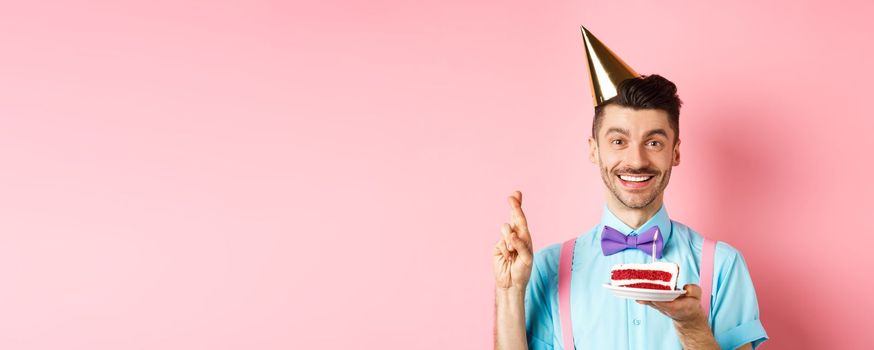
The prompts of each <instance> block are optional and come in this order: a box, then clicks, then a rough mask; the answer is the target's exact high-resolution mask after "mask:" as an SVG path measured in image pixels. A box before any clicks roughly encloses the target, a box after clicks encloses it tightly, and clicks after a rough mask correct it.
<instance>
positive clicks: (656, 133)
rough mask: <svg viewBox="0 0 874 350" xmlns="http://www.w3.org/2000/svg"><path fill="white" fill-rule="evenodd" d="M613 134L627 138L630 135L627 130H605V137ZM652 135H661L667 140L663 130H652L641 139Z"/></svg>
mask: <svg viewBox="0 0 874 350" xmlns="http://www.w3.org/2000/svg"><path fill="white" fill-rule="evenodd" d="M614 132H615V133H620V134H622V135H625V136H628V135H629V134H630V132H628V129H623V128H617V127H612V128H609V129H607V133H606V134H605V135H610V134H611V133H614ZM653 135H662V136H664V137H665V138H667V137H668V132H667V131H665V129H653V130H650V131H647V132H646V134H644V135H643V138H649V137H651V136H653Z"/></svg>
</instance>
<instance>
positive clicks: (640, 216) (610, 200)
mask: <svg viewBox="0 0 874 350" xmlns="http://www.w3.org/2000/svg"><path fill="white" fill-rule="evenodd" d="M662 196H663V194H659V196H658V197H657V198H656V199H655V200H654V201H652V203H650V204H649V205H647V206H646V207H643V208H640V209H635V208H629V207H626V206H625V204H622V202H620V201H619V200H618V199H616V197H614V196H613V194H612V193H609V192H608V194H607V208H609V209H610V211H611V212H613V215H616V217H617V218H619V220H620V221H622V222H623V223H625V224H626V225H628V227H631V228H633V229H635V230H637V229H639V228H640V226H641V225H643V224H645V223H646V221H647V220H649V219H650V218H652V217H653V215H655V214H656V213H657V212H658V211H659V209H661V208H662V200H663V197H662Z"/></svg>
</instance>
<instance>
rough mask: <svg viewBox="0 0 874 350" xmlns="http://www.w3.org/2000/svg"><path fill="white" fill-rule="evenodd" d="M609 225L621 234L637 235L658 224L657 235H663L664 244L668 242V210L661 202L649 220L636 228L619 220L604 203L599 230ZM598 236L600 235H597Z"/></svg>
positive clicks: (669, 219) (669, 229) (669, 235)
mask: <svg viewBox="0 0 874 350" xmlns="http://www.w3.org/2000/svg"><path fill="white" fill-rule="evenodd" d="M605 225H606V226H610V227H612V228H614V229H616V230H617V231H619V232H621V233H622V234H623V235H626V236H628V235H639V234H640V233H641V232H643V231H646V230H647V229H648V228H650V227H653V226H655V225H658V227H659V232H660V233H659V235H663V236H664V241H663V242H665V244H667V243H668V240H669V239H671V233H672V232H671V228H672V225H671V218H670V217H668V210H667V209H665V205H664V204H662V207H661V208H660V209H659V211H657V212H656V213H655V215H653V216H652V217H651V218H649V220H647V221H646V222H645V223H644V224H643V225H641V226H640V228H638V229H637V230H635V229H632V228H631V227H630V226H628V225H626V224H625V223H624V222H622V220H619V218H618V217H616V215H614V214H613V212H612V211H610V208H608V207H607V204H604V213H603V214H602V215H601V230H603V229H604V226H605ZM599 237H600V236H599Z"/></svg>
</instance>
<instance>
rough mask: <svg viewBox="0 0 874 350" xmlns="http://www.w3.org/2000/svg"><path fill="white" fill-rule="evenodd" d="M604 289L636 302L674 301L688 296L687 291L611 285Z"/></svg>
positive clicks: (606, 285)
mask: <svg viewBox="0 0 874 350" xmlns="http://www.w3.org/2000/svg"><path fill="white" fill-rule="evenodd" d="M604 288H607V289H609V290H610V291H612V292H613V295H615V296H617V297H620V298H625V299H634V300H647V301H672V300H674V299H677V298H678V297H679V296H681V295H683V294H686V291H685V290H659V289H644V288H629V287H617V286H612V285H610V284H609V283H608V284H604Z"/></svg>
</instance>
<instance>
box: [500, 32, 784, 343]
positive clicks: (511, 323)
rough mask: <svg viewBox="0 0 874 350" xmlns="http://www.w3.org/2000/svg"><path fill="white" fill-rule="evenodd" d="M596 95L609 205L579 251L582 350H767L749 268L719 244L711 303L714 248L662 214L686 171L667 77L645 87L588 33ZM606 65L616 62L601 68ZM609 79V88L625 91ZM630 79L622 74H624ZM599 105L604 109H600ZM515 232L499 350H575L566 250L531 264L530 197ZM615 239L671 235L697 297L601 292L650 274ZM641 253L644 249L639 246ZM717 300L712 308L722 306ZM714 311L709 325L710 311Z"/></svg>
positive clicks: (595, 143) (595, 145)
mask: <svg viewBox="0 0 874 350" xmlns="http://www.w3.org/2000/svg"><path fill="white" fill-rule="evenodd" d="M583 35H584V38H586V46H587V52H588V55H589V58H590V59H589V63H590V71H591V77H592V80H593V92H594V93H595V103H596V108H595V116H594V119H593V123H592V136H591V137H590V138H589V140H588V142H589V160H590V161H591V162H592V163H593V164H596V165H597V166H598V167H599V169H600V171H601V178H602V180H603V182H604V185H605V194H606V205H605V208H604V212H603V215H602V219H601V222H600V223H599V224H598V225H597V226H595V228H593V229H592V230H591V231H589V232H587V233H585V234H583V235H581V236H579V237H578V238H577V239H576V241H575V243H572V244H571V245H569V247H572V251H573V259H572V261H573V262H572V270H571V271H572V273H571V276H572V277H571V279H570V281H571V282H570V291H571V294H570V301H569V304H568V305H569V309H570V319H572V332H570V333H572V338H573V340H572V341H573V343H574V344H575V347H576V348H577V349H720V348H723V349H738V348H739V349H755V348H757V347H758V346H759V345H760V344H761V343H762V342H764V341H765V340H767V339H768V337H767V334H766V333H765V330H764V328H763V327H762V324H761V322H760V321H759V311H758V302H757V300H756V295H755V290H754V289H753V284H752V280H751V278H750V275H749V271H748V269H747V267H746V263H745V261H744V259H743V257H742V256H741V254H740V252H738V251H737V250H736V249H735V248H734V247H732V246H730V245H728V244H725V243H723V242H719V243H718V244H716V248H715V254H714V255H713V260H712V261H713V266H714V269H713V276H712V278H713V280H712V281H713V282H712V286H713V287H712V292H711V293H710V296H702V290H701V288H700V287H699V285H698V284H697V283H698V281H699V278H701V275H700V273H701V270H702V269H701V266H700V265H701V264H700V261H701V251H702V245H703V242H704V238H703V237H702V236H701V235H700V234H698V233H697V232H695V231H694V230H692V229H691V228H689V227H687V226H685V225H683V224H682V223H679V222H677V221H673V220H671V219H670V218H669V217H668V214H667V210H666V208H665V207H664V205H663V200H664V190H665V188H666V187H667V185H668V182H669V180H670V177H671V169H672V167H673V166H676V165H679V163H680V147H679V146H680V138H679V109H680V106H681V104H682V102H681V101H680V99H679V97H678V96H677V94H676V92H677V88H676V86H675V85H674V83H672V82H670V81H669V80H667V79H665V78H663V77H661V76H658V75H650V76H639V75H638V74H636V73H634V72H633V70H631V69H630V68H629V67H628V66H627V65H625V64H624V62H622V61H621V60H619V59H618V57H615V56H614V54H613V53H612V51H609V49H606V47H601V48H595V49H594V50H593V49H591V47H592V46H593V45H603V44H601V43H600V42H599V41H597V39H594V37H591V40H590V38H588V37H587V36H591V33H589V32H588V31H587V30H585V28H583ZM596 54H602V55H607V56H603V57H599V59H596V60H593V59H592V56H593V55H596ZM611 60H612V62H613V63H615V64H614V65H613V67H614V68H615V67H620V68H622V69H624V70H625V71H626V73H627V74H626V75H629V76H631V77H630V78H626V77H623V78H622V79H621V81H620V82H619V83H618V84H617V86H614V87H615V95H613V96H600V95H601V93H600V92H599V91H605V90H610V89H609V88H610V87H609V86H608V87H607V89H599V88H595V87H594V86H595V85H596V84H599V82H598V81H597V78H598V76H597V75H596V74H597V73H595V71H596V70H598V71H601V72H603V71H605V69H604V67H598V69H592V63H593V62H608V63H609V62H610V61H611ZM615 76H616V74H614V76H613V77H612V78H610V77H607V78H604V77H601V78H602V79H601V84H603V82H604V81H605V80H608V79H615ZM620 76H621V74H620ZM599 98H600V100H599ZM508 201H509V203H510V206H511V220H510V223H504V224H503V226H502V227H501V233H502V237H501V239H500V240H499V241H498V242H497V244H496V245H495V249H494V271H495V281H496V291H495V296H496V307H497V315H496V317H497V318H496V329H495V331H496V333H495V337H496V338H495V342H496V344H495V345H496V348H498V349H528V348H531V349H573V348H574V347H573V346H568V345H567V344H566V342H567V341H566V340H565V339H567V338H564V339H563V337H562V335H561V333H562V332H563V331H562V328H563V324H562V322H563V321H562V318H561V315H559V300H558V292H557V290H558V281H557V280H558V278H557V274H558V271H559V252H560V249H561V245H560V244H554V245H551V246H548V247H546V248H544V249H543V250H541V251H539V252H537V254H534V255H532V252H531V247H532V243H531V233H530V232H529V230H528V223H527V221H526V219H525V215H524V213H523V211H522V193H521V192H519V191H516V192H515V193H514V194H513V195H512V196H511V197H509V198H508ZM605 227H610V228H613V229H614V230H617V231H619V232H621V233H622V234H623V235H625V236H626V237H630V236H639V235H640V234H641V233H643V232H645V231H647V230H649V229H652V228H654V227H657V228H658V229H659V232H661V234H662V235H663V238H662V239H663V247H662V250H661V255H662V257H661V259H662V260H664V261H671V262H675V263H677V264H679V265H680V274H679V276H678V280H677V283H678V284H677V285H678V286H683V289H684V290H685V291H686V293H685V294H684V295H681V296H680V297H678V298H677V299H675V300H673V301H670V302H654V301H640V300H638V301H634V300H629V299H621V298H618V297H616V296H614V295H612V294H611V293H610V291H608V290H607V289H605V288H603V287H602V285H603V284H605V283H607V282H609V274H610V268H611V267H612V266H613V265H614V264H619V263H647V262H650V261H651V259H652V257H651V256H650V255H649V254H647V253H645V252H643V251H641V250H639V249H633V247H632V248H629V249H625V250H621V251H619V252H607V251H605V250H604V247H603V246H602V245H601V240H602V239H603V237H602V235H603V232H604V231H605ZM634 241H637V240H636V238H635V239H634ZM711 297H712V299H711ZM702 298H705V299H703V300H704V301H705V302H706V301H707V300H708V299H709V300H711V303H710V311H709V314H708V313H707V312H705V311H704V310H703V308H702V305H701V301H702Z"/></svg>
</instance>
